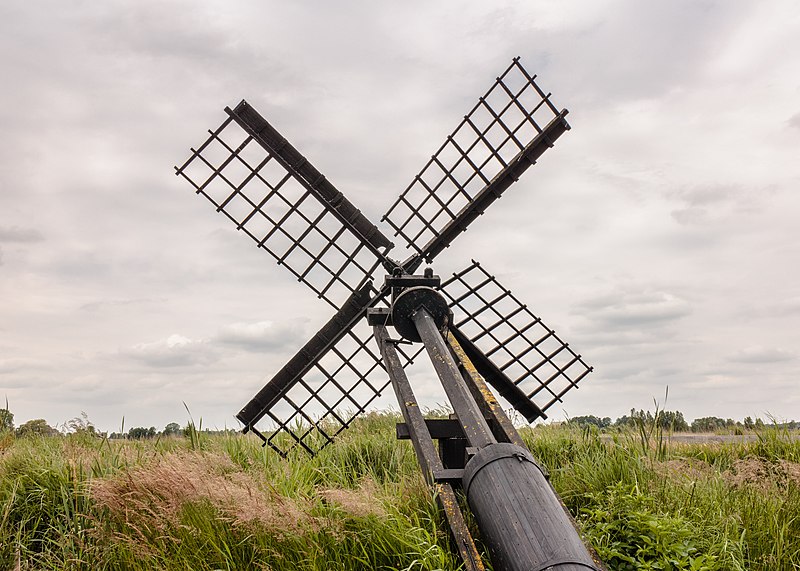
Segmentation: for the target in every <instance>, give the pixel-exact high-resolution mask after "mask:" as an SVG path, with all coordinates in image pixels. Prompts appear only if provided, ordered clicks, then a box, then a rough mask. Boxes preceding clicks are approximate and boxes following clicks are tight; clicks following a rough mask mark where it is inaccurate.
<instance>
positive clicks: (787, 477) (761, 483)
mask: <svg viewBox="0 0 800 571" xmlns="http://www.w3.org/2000/svg"><path fill="white" fill-rule="evenodd" d="M723 477H724V478H725V480H726V481H727V482H728V483H730V484H732V485H733V486H736V487H741V486H754V487H756V488H758V489H762V490H769V489H771V488H772V487H774V486H779V487H782V488H784V487H787V486H789V485H791V484H794V485H797V486H800V464H798V463H796V462H789V461H788V460H778V461H777V462H769V461H767V460H764V459H762V458H743V459H741V460H737V461H736V462H734V463H733V466H731V468H730V470H727V471H726V472H725V473H723Z"/></svg>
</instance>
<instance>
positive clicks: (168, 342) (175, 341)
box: [121, 334, 219, 367]
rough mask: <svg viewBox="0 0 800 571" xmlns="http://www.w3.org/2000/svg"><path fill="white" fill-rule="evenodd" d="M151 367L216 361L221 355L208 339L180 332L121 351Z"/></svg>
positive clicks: (180, 365) (189, 365)
mask: <svg viewBox="0 0 800 571" xmlns="http://www.w3.org/2000/svg"><path fill="white" fill-rule="evenodd" d="M121 353H122V354H123V355H127V356H128V357H131V358H133V359H135V360H137V361H140V362H142V363H144V364H145V365H147V366H149V367H191V366H194V365H205V364H209V363H212V362H214V361H216V360H217V359H218V358H219V356H218V354H217V352H216V351H214V349H213V348H212V347H210V346H209V343H208V341H205V340H192V339H188V338H186V337H183V336H181V335H178V334H173V335H170V336H169V337H167V338H166V339H160V340H158V341H154V342H151V343H139V344H137V345H134V346H132V347H128V348H127V349H124V350H122V351H121Z"/></svg>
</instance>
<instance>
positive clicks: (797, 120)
mask: <svg viewBox="0 0 800 571" xmlns="http://www.w3.org/2000/svg"><path fill="white" fill-rule="evenodd" d="M787 122H788V123H789V127H792V128H794V129H800V113H795V114H794V115H792V116H791V117H790V118H789V121H787Z"/></svg>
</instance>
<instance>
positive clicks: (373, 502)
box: [318, 478, 387, 517]
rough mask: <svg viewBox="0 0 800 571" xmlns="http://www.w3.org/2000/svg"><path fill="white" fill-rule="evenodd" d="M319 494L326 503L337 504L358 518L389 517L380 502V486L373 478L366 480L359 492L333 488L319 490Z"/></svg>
mask: <svg viewBox="0 0 800 571" xmlns="http://www.w3.org/2000/svg"><path fill="white" fill-rule="evenodd" d="M318 494H319V496H320V497H321V498H322V499H323V500H324V501H326V502H329V503H332V504H336V505H338V506H340V507H341V508H342V509H343V510H344V511H346V512H347V513H349V514H352V515H354V516H357V517H368V516H376V517H386V515H387V513H386V509H385V508H384V507H383V504H382V502H381V500H380V495H379V490H378V486H377V484H375V481H374V480H372V479H371V478H366V479H364V480H363V481H362V482H361V485H360V486H359V488H358V489H357V490H347V489H342V488H332V489H323V490H319V491H318Z"/></svg>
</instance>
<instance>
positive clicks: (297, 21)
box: [0, 0, 800, 430]
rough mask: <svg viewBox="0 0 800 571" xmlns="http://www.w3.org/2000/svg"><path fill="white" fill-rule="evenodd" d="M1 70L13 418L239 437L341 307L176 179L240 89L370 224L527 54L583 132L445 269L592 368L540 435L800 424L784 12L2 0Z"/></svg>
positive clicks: (2, 394) (794, 8) (790, 61)
mask: <svg viewBox="0 0 800 571" xmlns="http://www.w3.org/2000/svg"><path fill="white" fill-rule="evenodd" d="M0 53H2V58H1V59H0V73H1V75H2V79H3V89H2V90H0V132H1V133H2V137H0V294H2V298H0V299H1V300H2V301H0V398H5V399H7V400H8V405H9V408H10V409H11V411H12V412H14V414H15V416H16V421H17V424H20V423H21V422H24V421H25V420H28V419H31V418H38V417H44V418H45V419H47V420H48V421H49V422H50V423H51V424H59V423H62V422H64V421H65V420H68V419H70V418H73V417H75V416H78V415H79V414H80V413H81V411H85V412H86V413H87V414H88V416H89V418H90V419H91V420H92V421H93V422H95V423H96V424H97V425H98V427H100V428H102V429H104V430H115V429H119V426H120V425H121V423H122V419H123V418H124V419H125V426H126V428H127V427H130V426H142V425H143V426H150V425H155V426H156V427H159V428H160V427H163V426H164V425H165V424H166V423H168V422H170V421H176V422H179V423H181V424H185V422H186V420H187V414H186V411H185V409H184V405H183V403H186V405H187V406H188V407H189V409H190V410H191V412H192V414H193V415H194V417H195V420H197V419H199V418H201V417H202V419H203V424H204V425H205V426H217V427H223V426H238V425H237V423H236V421H235V420H234V418H233V415H234V414H235V413H236V412H237V411H238V410H239V409H240V408H241V406H242V405H243V404H244V403H245V402H246V401H247V400H249V399H250V397H251V396H252V395H253V394H254V393H255V392H256V391H257V390H258V389H259V388H260V387H261V385H262V384H263V383H264V382H265V381H267V380H268V379H269V378H271V376H272V374H274V372H275V371H277V369H278V368H279V367H280V366H281V365H282V364H283V363H284V362H285V360H286V359H287V358H289V357H290V356H291V355H292V354H294V352H295V351H296V350H297V348H299V346H301V345H302V343H303V342H304V341H305V340H306V339H307V338H308V337H310V335H311V334H313V332H314V331H315V330H316V329H317V327H318V326H319V325H320V324H321V323H323V322H324V321H326V320H327V318H328V317H329V309H328V308H327V307H325V304H323V303H322V302H320V301H319V300H317V299H316V298H315V297H314V296H313V295H312V294H311V292H309V291H306V290H305V289H304V288H303V287H302V286H301V285H299V284H297V283H296V282H295V281H294V280H293V279H292V278H291V277H290V276H289V275H288V273H287V272H285V271H284V270H283V269H282V268H279V267H277V266H276V265H275V264H274V263H273V261H272V260H271V258H270V257H269V256H267V255H265V253H264V252H263V251H259V250H258V249H257V248H255V247H254V246H253V245H252V243H251V242H250V241H249V240H248V239H247V238H246V237H245V236H243V235H241V233H237V232H236V231H235V229H234V228H232V227H231V224H230V223H229V222H228V221H227V220H225V219H224V218H223V217H222V216H221V215H219V214H216V213H215V212H214V211H213V209H212V208H210V207H209V205H208V204H207V203H206V202H205V201H204V200H203V199H201V198H198V197H197V196H195V195H194V194H193V193H192V191H191V189H190V188H189V186H188V185H187V184H186V183H185V181H182V180H180V179H179V178H178V177H176V176H175V175H174V173H173V169H172V167H173V165H175V164H180V163H181V162H183V160H185V158H186V157H187V156H188V149H189V147H191V146H194V145H197V144H199V143H200V142H201V141H202V140H203V139H204V135H205V133H206V129H209V128H213V127H215V126H216V125H218V124H219V123H220V122H221V121H222V120H223V119H224V117H225V115H224V113H223V108H224V107H225V106H226V105H230V106H233V105H235V104H236V103H238V101H239V100H241V99H242V98H246V99H247V100H248V101H249V102H250V103H251V104H252V105H254V106H255V107H256V108H257V109H258V110H259V111H260V112H261V113H262V114H263V115H264V116H265V117H267V118H268V119H269V120H270V121H271V122H272V123H273V124H274V125H275V126H276V127H277V128H278V129H280V130H281V131H282V132H283V134H284V135H285V136H287V137H288V138H289V139H290V140H291V141H292V143H293V144H294V145H295V146H296V147H297V148H298V149H300V150H301V152H303V153H304V154H305V155H306V156H307V157H308V158H309V159H310V160H311V161H312V162H313V163H314V164H315V166H316V167H317V168H318V169H319V170H320V171H322V172H323V173H325V175H326V176H327V177H328V179H329V180H331V181H332V182H333V183H334V184H336V185H337V186H338V187H339V188H340V189H341V190H342V191H343V192H345V194H346V195H347V196H348V197H349V198H350V200H351V201H352V202H354V203H355V204H356V205H357V206H359V207H360V208H361V209H362V210H363V211H364V212H365V213H366V214H367V215H368V216H369V217H370V218H371V219H372V220H374V221H376V222H377V221H378V219H379V218H380V215H381V214H382V213H383V212H384V211H385V210H386V209H387V207H388V206H389V205H390V204H391V201H392V200H393V199H394V198H395V197H396V196H397V194H398V193H399V192H400V191H402V190H403V189H404V188H405V187H406V186H407V185H408V183H409V182H410V181H411V179H412V177H413V175H414V174H416V173H417V172H418V171H419V169H420V168H421V167H422V166H423V165H424V163H425V161H426V159H427V158H428V157H429V156H430V155H431V153H432V152H433V151H435V150H436V148H438V146H439V145H440V144H441V142H442V140H443V138H444V136H445V135H447V134H448V133H449V132H450V131H451V130H452V129H453V127H454V126H455V125H456V123H457V122H458V120H459V119H460V117H461V116H462V115H463V114H464V113H465V112H466V111H468V110H469V108H471V106H472V105H473V104H474V102H475V100H476V98H477V96H478V95H480V94H482V93H483V92H484V91H485V90H486V88H488V86H489V85H490V83H491V81H492V80H493V78H494V77H495V76H496V75H497V74H498V73H499V72H501V71H502V70H503V69H505V67H506V66H507V65H508V63H509V62H510V60H511V58H512V57H513V56H517V55H519V56H521V57H522V62H523V63H524V65H525V66H526V67H527V69H528V70H529V71H531V72H532V73H537V74H538V75H539V82H540V84H541V85H542V86H543V88H544V89H546V90H549V91H551V92H552V93H553V99H554V101H555V103H556V104H557V105H558V106H559V107H566V108H568V109H569V111H570V115H569V120H570V123H571V125H572V127H573V128H572V130H571V131H570V132H569V133H567V134H565V135H564V136H563V137H562V138H561V139H560V140H559V142H558V144H557V146H556V147H555V148H554V149H552V150H550V151H548V152H547V153H546V154H545V155H544V156H543V157H542V159H541V161H540V162H539V164H538V165H536V166H535V167H534V168H532V169H531V170H530V171H528V173H526V175H525V177H524V178H523V179H522V180H521V182H520V183H518V184H517V185H516V186H515V187H512V189H511V190H510V191H509V192H508V193H507V194H506V195H505V196H504V197H503V199H502V200H501V201H499V202H498V203H496V204H495V205H493V207H492V208H491V210H490V211H489V212H487V214H486V215H484V216H483V217H481V218H480V219H479V220H478V221H477V222H476V223H475V224H474V225H473V226H472V227H471V228H470V230H469V232H467V234H465V235H463V236H462V237H461V238H460V239H459V240H458V241H457V242H456V244H454V245H453V247H451V248H450V249H448V250H447V252H446V253H445V254H444V255H442V256H441V259H440V260H437V266H436V268H437V271H438V272H439V273H441V274H443V275H446V274H447V272H451V271H453V270H455V269H458V268H459V267H462V266H463V265H465V263H466V262H467V261H468V260H469V258H471V257H472V258H476V259H478V260H480V261H481V262H482V263H483V264H484V266H486V267H487V268H488V269H489V270H490V271H491V272H492V273H494V274H495V275H496V276H497V277H498V278H499V279H500V281H501V282H502V283H503V284H504V285H505V286H506V287H508V288H510V289H512V290H513V291H514V293H515V294H516V295H517V296H518V297H520V298H522V299H523V300H524V301H526V302H527V303H528V304H529V305H530V306H531V307H532V309H533V310H534V311H535V312H536V313H537V314H540V315H541V316H542V317H543V318H544V320H545V322H546V323H547V324H548V325H550V326H551V327H554V328H555V329H556V330H557V331H558V332H559V334H560V335H561V336H562V337H563V338H564V339H566V340H568V341H569V342H570V345H571V346H572V347H573V348H575V349H576V350H577V351H579V352H581V353H582V354H583V355H584V357H585V358H586V360H587V361H588V362H590V363H591V364H592V365H594V366H595V369H596V372H595V373H594V374H593V375H592V376H591V377H590V378H589V379H587V380H586V381H585V384H583V386H582V388H581V389H580V390H578V391H573V393H570V394H568V395H567V397H566V399H565V402H564V404H563V406H562V407H554V408H553V409H551V417H553V418H556V419H558V418H563V417H564V415H570V416H575V415H580V414H597V415H601V416H611V417H617V416H620V415H622V414H625V413H626V412H627V411H629V410H630V409H631V408H632V407H636V408H651V409H652V406H653V399H654V398H655V399H658V400H659V401H660V402H661V403H662V405H663V404H664V403H663V400H664V393H665V390H666V388H667V387H669V400H668V401H667V403H666V406H667V408H669V409H671V410H676V409H677V410H681V411H683V412H684V414H685V415H686V416H687V418H689V419H691V418H696V417H699V416H709V415H715V416H722V417H732V418H739V419H741V418H743V417H744V416H747V415H751V416H761V417H764V416H765V415H767V414H772V415H775V416H776V417H778V418H787V419H788V418H795V419H797V418H800V389H798V386H797V380H798V373H800V347H798V342H800V333H798V320H800V264H798V258H799V257H800V247H799V246H798V239H797V238H798V234H799V233H800V231H799V230H798V216H799V215H800V195H799V194H798V190H800V188H799V187H800V160H798V158H799V157H798V147H800V8H798V5H797V3H796V2H794V1H793V0H787V1H784V2H781V1H772V0H768V1H758V2H755V1H753V2H737V1H727V0H725V1H719V2H713V1H703V2H680V1H669V2H633V1H613V0H606V1H593V2H570V1H565V2H559V3H553V2H544V1H542V2H491V3H489V2H466V3H460V2H437V3H429V2H422V1H409V2H402V3H399V2H398V3H392V4H389V3H377V2H366V1H363V2H357V1H348V2H337V3H332V2H330V3H323V2H310V1H299V2H272V1H267V2H255V1H253V2H222V1H219V2H211V1H205V0H203V1H198V0H193V1H191V2H190V1H188V0H170V1H166V2H164V1H160V2H153V1H138V2H121V1H107V2H101V3H98V2H86V1H76V2H63V1H56V0H52V1H49V2H48V1H43V2H30V1H22V0H9V1H5V2H3V3H2V4H0ZM384 230H385V231H386V232H387V233H388V232H389V231H388V229H387V228H384ZM420 391H421V392H422V393H423V394H427V393H426V390H425V388H424V387H423V388H420ZM431 404H434V403H431Z"/></svg>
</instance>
